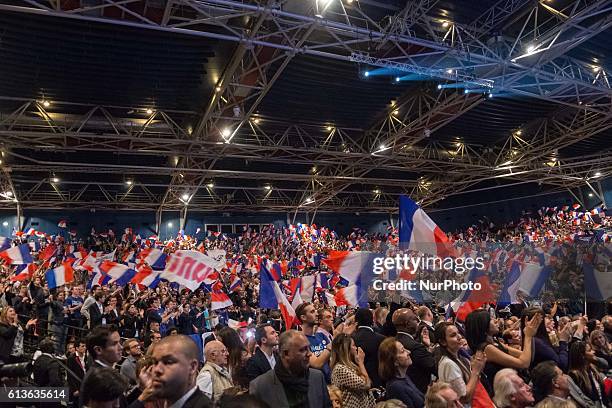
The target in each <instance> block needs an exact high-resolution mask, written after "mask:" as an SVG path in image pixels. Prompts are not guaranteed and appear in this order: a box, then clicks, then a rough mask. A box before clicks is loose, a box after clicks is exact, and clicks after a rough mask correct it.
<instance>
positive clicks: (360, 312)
mask: <svg viewBox="0 0 612 408" xmlns="http://www.w3.org/2000/svg"><path fill="white" fill-rule="evenodd" d="M355 321H356V322H357V330H356V331H355V333H353V340H355V346H357V347H359V348H361V349H362V350H363V351H364V353H365V359H364V360H365V361H364V364H365V367H366V370H367V372H368V376H369V377H370V380H372V387H375V388H376V387H381V386H382V385H383V384H382V381H381V380H380V377H379V375H378V359H377V356H378V347H379V346H380V343H382V342H383V340H384V339H385V337H384V336H383V335H382V334H378V333H375V332H374V328H373V325H374V315H373V314H372V311H371V310H370V309H368V308H359V309H357V311H356V312H355Z"/></svg>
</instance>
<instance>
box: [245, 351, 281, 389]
mask: <svg viewBox="0 0 612 408" xmlns="http://www.w3.org/2000/svg"><path fill="white" fill-rule="evenodd" d="M274 358H275V359H276V363H277V364H280V357H279V356H278V354H277V353H274ZM271 369H272V367H270V363H269V362H268V359H267V358H266V356H265V355H264V352H263V351H261V349H259V348H257V349H256V350H255V354H253V357H251V358H249V361H247V363H246V376H247V378H248V380H249V382H250V381H253V380H254V379H255V378H257V377H259V376H260V375H262V374H265V373H267V372H268V371H270V370H271Z"/></svg>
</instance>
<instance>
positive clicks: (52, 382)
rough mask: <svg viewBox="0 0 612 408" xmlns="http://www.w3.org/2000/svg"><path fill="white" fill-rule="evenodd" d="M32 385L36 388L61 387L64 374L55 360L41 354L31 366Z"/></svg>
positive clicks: (63, 382)
mask: <svg viewBox="0 0 612 408" xmlns="http://www.w3.org/2000/svg"><path fill="white" fill-rule="evenodd" d="M32 374H34V383H35V384H36V385H37V386H38V387H61V386H63V385H64V384H65V381H64V373H63V370H62V367H61V366H60V363H59V362H58V361H57V359H56V358H54V357H52V356H50V355H48V354H41V355H40V357H38V358H37V359H36V361H34V364H33V365H32Z"/></svg>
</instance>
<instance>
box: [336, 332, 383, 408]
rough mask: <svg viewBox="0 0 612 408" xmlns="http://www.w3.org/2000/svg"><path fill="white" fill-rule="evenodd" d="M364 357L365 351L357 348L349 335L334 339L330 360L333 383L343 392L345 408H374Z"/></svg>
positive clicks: (337, 336) (340, 335) (341, 334)
mask: <svg viewBox="0 0 612 408" xmlns="http://www.w3.org/2000/svg"><path fill="white" fill-rule="evenodd" d="M364 357H365V353H364V351H363V350H362V349H361V348H360V347H356V346H355V341H354V340H353V339H352V338H351V337H350V336H349V335H347V334H344V333H340V334H338V335H336V337H334V340H333V341H332V354H331V359H330V366H331V368H332V377H331V381H332V384H333V385H335V386H336V387H338V388H339V389H340V390H341V391H342V406H343V407H355V408H372V407H374V405H375V401H374V397H373V396H372V394H371V392H370V387H371V386H372V384H371V381H370V377H369V376H368V372H367V371H366V368H365V365H364V362H363V360H364Z"/></svg>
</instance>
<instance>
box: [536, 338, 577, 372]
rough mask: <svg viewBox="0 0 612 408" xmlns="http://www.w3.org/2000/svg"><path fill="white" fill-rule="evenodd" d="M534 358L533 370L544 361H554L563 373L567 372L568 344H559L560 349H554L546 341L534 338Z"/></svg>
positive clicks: (562, 342) (561, 342)
mask: <svg viewBox="0 0 612 408" xmlns="http://www.w3.org/2000/svg"><path fill="white" fill-rule="evenodd" d="M533 346H534V347H533V358H532V359H531V368H533V367H535V366H537V365H538V364H539V363H541V362H542V361H549V360H551V361H554V362H555V363H557V366H559V368H560V369H561V370H563V371H567V367H568V361H569V360H568V358H569V356H568V352H567V343H566V342H564V341H560V342H559V347H553V346H552V345H551V344H550V343H549V342H547V341H546V340H543V339H541V338H540V337H534V338H533Z"/></svg>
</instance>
